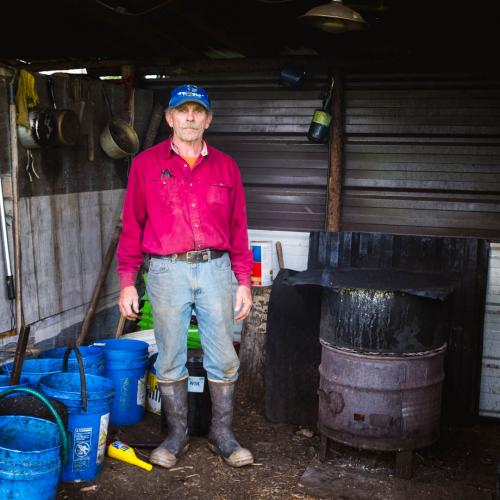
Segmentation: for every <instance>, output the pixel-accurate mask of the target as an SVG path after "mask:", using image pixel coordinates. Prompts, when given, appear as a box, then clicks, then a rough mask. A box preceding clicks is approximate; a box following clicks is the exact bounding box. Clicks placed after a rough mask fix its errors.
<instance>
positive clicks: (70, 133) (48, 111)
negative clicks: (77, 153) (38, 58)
mask: <svg viewBox="0 0 500 500" xmlns="http://www.w3.org/2000/svg"><path fill="white" fill-rule="evenodd" d="M47 85H48V90H49V96H50V99H51V101H52V106H53V107H52V108H41V109H38V110H32V111H30V112H29V115H28V117H29V129H27V128H26V127H23V126H21V125H19V126H18V127H17V134H18V137H19V142H20V143H21V145H22V146H24V147H25V148H27V149H37V148H40V147H45V146H74V145H75V144H76V142H77V140H78V135H79V133H80V121H79V119H78V115H77V114H76V113H75V112H74V111H72V110H71V109H58V108H57V106H56V101H55V97H54V89H53V82H52V79H51V78H50V77H49V78H47Z"/></svg>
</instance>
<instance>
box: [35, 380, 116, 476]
mask: <svg viewBox="0 0 500 500" xmlns="http://www.w3.org/2000/svg"><path fill="white" fill-rule="evenodd" d="M80 380H81V379H80V373H74V372H64V373H56V374H53V375H47V376H45V377H43V378H42V379H40V382H39V386H40V390H41V391H42V392H43V393H44V394H45V395H47V396H49V397H51V398H54V399H57V400H58V401H60V402H61V403H63V404H64V405H65V406H66V407H67V409H68V415H69V418H68V431H69V433H70V436H71V444H70V450H69V459H68V463H67V464H66V465H65V466H64V467H63V470H62V474H61V480H62V481H63V482H66V483H71V482H79V481H92V480H93V479H94V478H95V477H96V476H97V474H99V472H100V470H101V467H102V462H103V460H104V454H105V451H106V437H107V433H108V424H109V415H110V412H111V407H112V404H113V397H114V393H115V390H114V386H113V383H112V382H111V381H110V380H108V379H107V378H104V377H100V376H99V375H85V383H86V391H84V394H85V393H86V398H87V408H86V410H85V408H84V406H85V405H84V401H83V398H82V390H81V381H80Z"/></svg>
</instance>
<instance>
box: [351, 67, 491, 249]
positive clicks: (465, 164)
mask: <svg viewBox="0 0 500 500" xmlns="http://www.w3.org/2000/svg"><path fill="white" fill-rule="evenodd" d="M345 98H346V120H345V149H344V154H345V170H344V191H343V213H342V223H343V225H342V227H343V229H344V230H350V231H371V232H374V231H376V232H387V233H399V234H429V235H431V234H432V235H442V236H475V237H483V238H490V239H493V240H499V239H500V139H499V137H500V82H499V81H498V80H495V79H493V78H491V79H478V78H474V77H472V76H464V75H396V74H394V75H348V76H347V77H346V81H345Z"/></svg>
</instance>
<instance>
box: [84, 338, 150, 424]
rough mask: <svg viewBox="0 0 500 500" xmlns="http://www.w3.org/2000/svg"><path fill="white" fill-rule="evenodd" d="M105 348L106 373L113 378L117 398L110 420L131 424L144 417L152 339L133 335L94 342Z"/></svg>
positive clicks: (105, 374) (95, 344) (114, 422)
mask: <svg viewBox="0 0 500 500" xmlns="http://www.w3.org/2000/svg"><path fill="white" fill-rule="evenodd" d="M94 346H100V347H101V348H102V349H103V350H104V357H105V360H106V369H105V372H104V376H105V377H107V378H109V379H110V380H112V381H113V384H114V386H115V399H114V401H113V409H112V410H111V417H110V422H111V423H112V424H115V425H131V424H136V423H137V422H140V421H141V420H142V419H143V418H144V410H145V405H146V369H147V367H148V347H149V345H148V343H147V342H143V341H142V340H132V339H104V340H100V341H98V342H95V343H94Z"/></svg>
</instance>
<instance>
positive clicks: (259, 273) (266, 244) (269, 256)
mask: <svg viewBox="0 0 500 500" xmlns="http://www.w3.org/2000/svg"><path fill="white" fill-rule="evenodd" d="M250 247H251V249H252V255H253V266H252V276H251V281H252V286H270V285H271V284H272V282H273V242H272V241H251V242H250Z"/></svg>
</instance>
